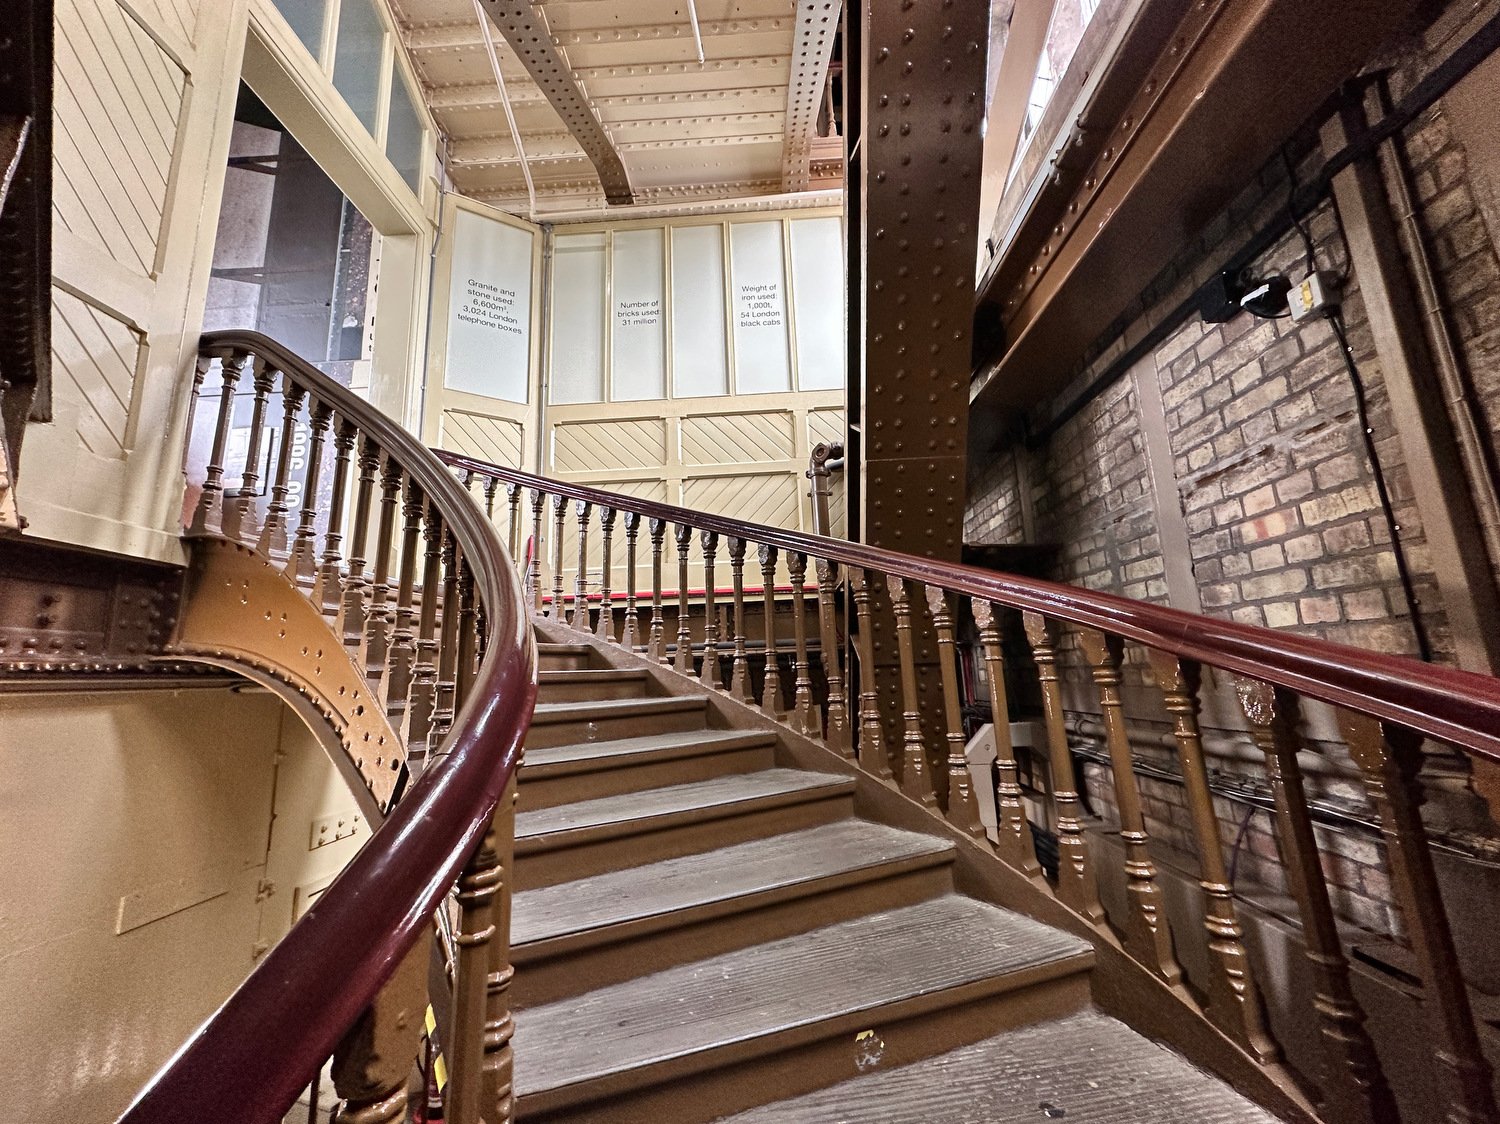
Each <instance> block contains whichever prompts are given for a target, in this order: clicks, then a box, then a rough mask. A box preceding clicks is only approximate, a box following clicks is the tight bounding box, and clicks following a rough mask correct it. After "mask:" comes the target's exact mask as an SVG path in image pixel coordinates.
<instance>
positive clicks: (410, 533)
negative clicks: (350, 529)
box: [380, 477, 422, 716]
mask: <svg viewBox="0 0 1500 1124" xmlns="http://www.w3.org/2000/svg"><path fill="white" fill-rule="evenodd" d="M401 518H402V527H401V569H400V572H399V576H398V577H397V579H396V613H395V616H394V617H393V618H392V622H391V646H390V658H389V663H388V665H387V667H386V669H385V677H384V679H382V680H381V684H380V687H381V690H382V692H383V693H384V698H385V710H386V713H387V714H389V715H392V716H394V715H395V714H396V713H397V712H399V711H401V710H404V709H405V707H406V693H407V691H409V690H410V689H411V676H412V664H413V663H414V661H415V658H416V650H417V644H416V640H417V637H416V633H415V632H414V631H413V629H412V617H413V612H412V595H413V591H414V587H415V586H416V582H417V555H418V553H420V551H421V537H422V488H421V485H419V484H418V483H417V482H416V481H415V480H413V479H411V478H409V477H408V478H407V481H406V497H405V499H404V500H403V501H402V504H401Z"/></svg>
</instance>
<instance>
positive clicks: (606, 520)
mask: <svg viewBox="0 0 1500 1124" xmlns="http://www.w3.org/2000/svg"><path fill="white" fill-rule="evenodd" d="M614 539H615V509H614V508H612V507H601V508H600V509H599V543H600V546H601V547H602V548H603V550H604V564H603V568H602V569H601V570H600V572H599V622H598V624H596V625H595V626H594V635H595V636H597V637H599V639H600V640H604V641H607V642H609V643H610V644H613V643H614V642H615V607H614V602H613V597H614V593H613V591H612V590H611V589H610V588H609V586H610V581H611V574H610V570H611V568H612V565H613V562H614V560H613V559H612V558H611V557H610V554H611V553H612V552H613V551H614V549H615V546H614ZM585 623H587V622H586V621H585Z"/></svg>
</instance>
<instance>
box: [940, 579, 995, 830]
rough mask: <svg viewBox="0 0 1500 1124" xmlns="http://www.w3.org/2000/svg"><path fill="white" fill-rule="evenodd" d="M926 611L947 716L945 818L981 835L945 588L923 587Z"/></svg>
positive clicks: (951, 611) (956, 825) (950, 615)
mask: <svg viewBox="0 0 1500 1124" xmlns="http://www.w3.org/2000/svg"><path fill="white" fill-rule="evenodd" d="M927 611H928V612H929V613H930V614H931V615H932V628H933V631H934V632H935V633H936V634H937V645H938V663H939V665H940V666H941V671H942V680H943V711H944V713H945V715H946V716H947V734H946V740H947V744H948V822H949V823H951V824H952V825H953V826H954V827H956V828H958V829H959V830H960V831H964V832H967V833H968V834H970V835H972V836H973V837H974V838H975V839H983V838H984V824H982V823H981V822H980V820H979V805H978V804H977V803H976V802H975V800H974V783H973V779H972V778H971V777H970V776H969V758H968V755H967V753H966V750H967V748H968V739H967V738H965V737H964V715H963V704H962V703H961V702H960V701H959V696H958V651H957V646H956V645H955V644H954V642H953V610H952V608H951V607H950V602H949V598H948V592H947V590H944V589H941V588H939V587H938V586H935V585H930V586H928V587H927Z"/></svg>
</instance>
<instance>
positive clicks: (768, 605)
mask: <svg viewBox="0 0 1500 1124" xmlns="http://www.w3.org/2000/svg"><path fill="white" fill-rule="evenodd" d="M756 555H757V557H758V558H759V559H760V587H761V594H760V596H761V605H762V607H763V610H764V612H765V617H766V674H765V680H764V682H763V683H762V684H761V692H760V709H761V710H762V711H763V712H764V713H765V714H766V716H767V717H770V718H780V717H781V665H780V663H779V662H778V661H777V659H776V548H775V547H774V546H767V545H766V544H765V543H761V544H760V546H759V547H758V548H757V550H756Z"/></svg>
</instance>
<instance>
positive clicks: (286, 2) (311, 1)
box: [272, 0, 328, 58]
mask: <svg viewBox="0 0 1500 1124" xmlns="http://www.w3.org/2000/svg"><path fill="white" fill-rule="evenodd" d="M272 2H273V3H274V4H275V5H276V10H277V11H278V12H280V13H281V14H282V15H283V16H284V17H285V18H286V22H287V23H289V24H291V25H292V30H293V31H294V32H296V33H297V38H298V39H300V40H302V45H303V46H304V47H306V48H307V49H308V50H309V51H311V52H312V57H313V58H317V57H318V54H319V52H321V51H322V50H323V13H324V12H325V11H327V10H328V4H327V0H272Z"/></svg>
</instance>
